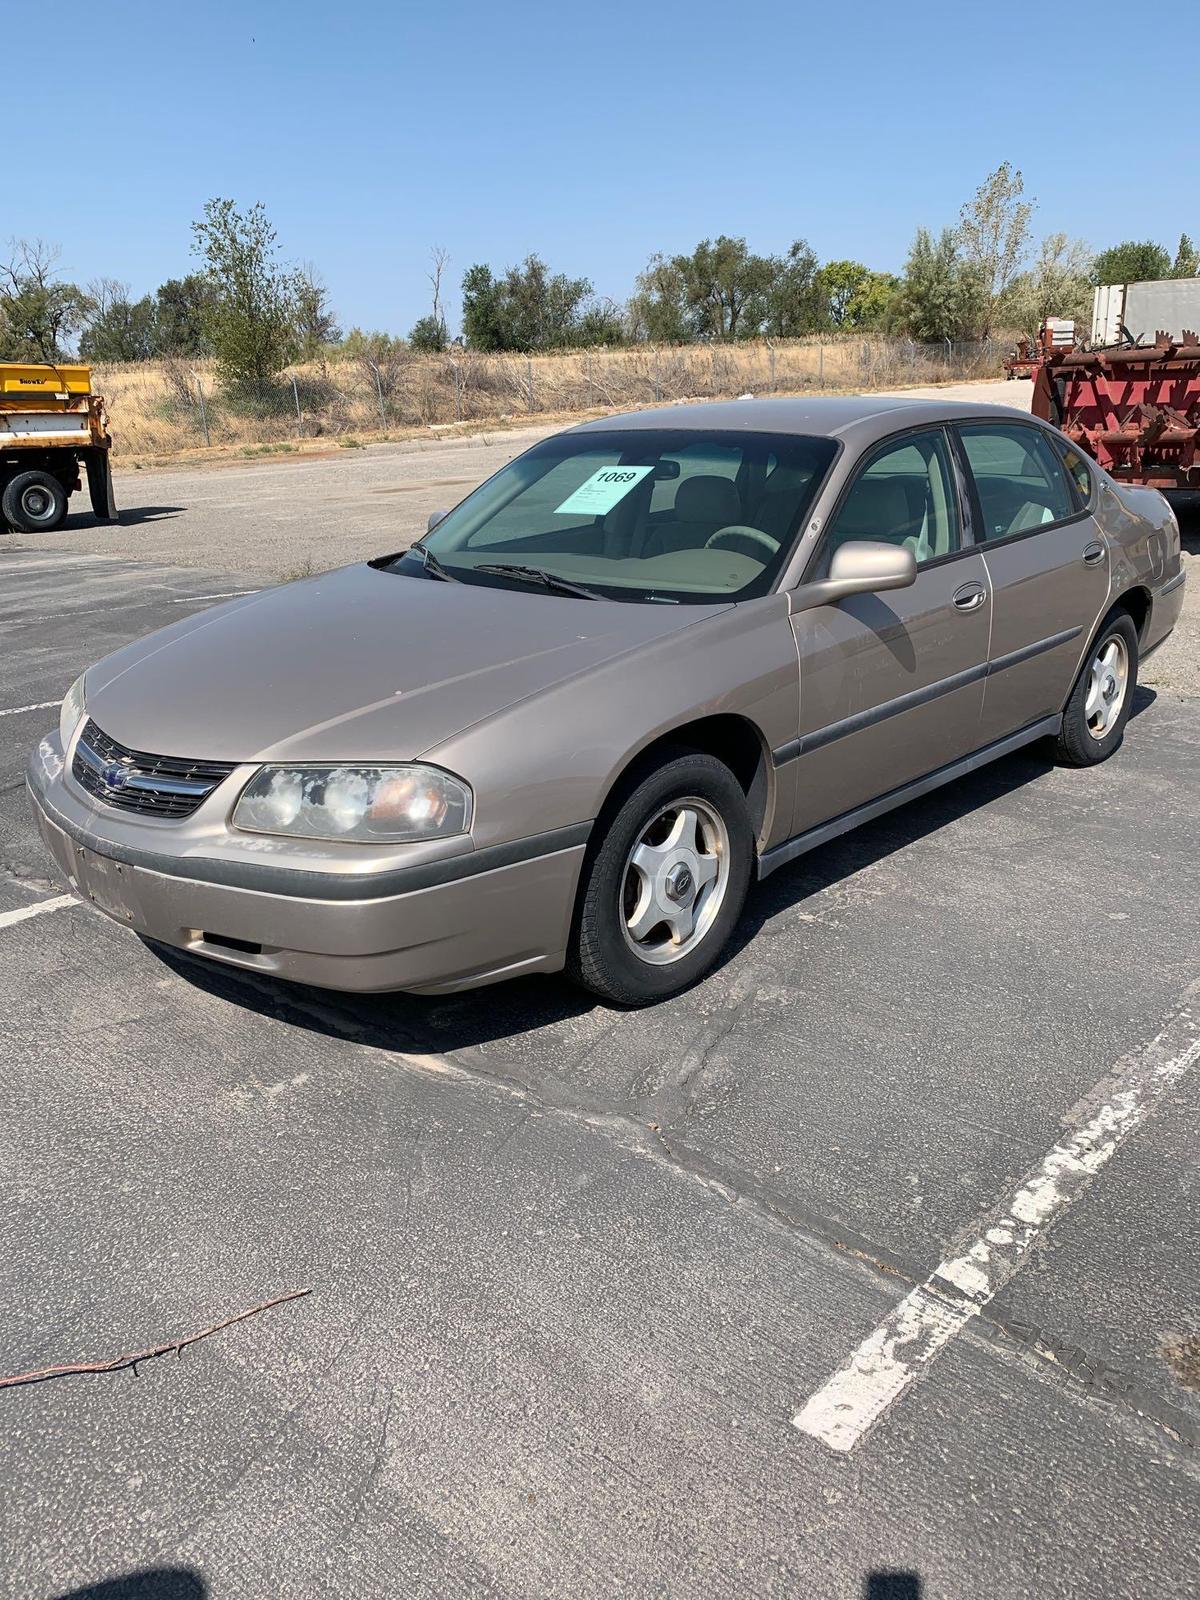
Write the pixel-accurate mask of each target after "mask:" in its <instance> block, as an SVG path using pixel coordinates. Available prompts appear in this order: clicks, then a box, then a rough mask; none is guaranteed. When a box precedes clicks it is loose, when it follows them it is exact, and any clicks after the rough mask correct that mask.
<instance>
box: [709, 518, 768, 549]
mask: <svg viewBox="0 0 1200 1600" xmlns="http://www.w3.org/2000/svg"><path fill="white" fill-rule="evenodd" d="M739 539H744V540H747V541H748V542H749V543H750V544H759V545H762V546H763V547H764V548H765V549H766V552H767V555H768V556H773V555H775V554H776V552H777V551H778V549H779V540H778V539H772V537H771V535H770V534H769V533H764V532H763V531H762V529H761V528H749V527H747V526H746V525H745V523H742V522H731V523H730V524H729V526H728V527H727V528H718V529H717V531H716V533H714V534H711V535H710V536H709V537H708V538H707V539H706V540H705V541H704V548H705V549H706V550H713V549H715V548H716V546H717V545H719V544H736V543H737V541H738V540H739Z"/></svg>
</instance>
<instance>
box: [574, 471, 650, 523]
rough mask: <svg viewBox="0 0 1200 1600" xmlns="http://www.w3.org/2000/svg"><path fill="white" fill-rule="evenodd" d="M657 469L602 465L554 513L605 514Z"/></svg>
mask: <svg viewBox="0 0 1200 1600" xmlns="http://www.w3.org/2000/svg"><path fill="white" fill-rule="evenodd" d="M653 471H654V468H653V467H601V468H600V470H599V472H593V473H592V475H591V477H590V478H585V479H584V481H583V482H582V483H581V484H580V485H579V487H578V489H576V490H575V492H574V494H569V495H568V496H567V498H566V499H565V500H564V501H563V503H562V505H560V506H556V507H555V510H554V515H555V516H556V517H561V516H563V515H564V514H565V513H569V514H571V515H572V516H581V517H602V516H603V515H604V513H605V512H606V511H611V510H612V508H613V507H614V506H615V505H616V503H617V501H618V500H622V499H624V497H625V496H626V495H627V494H628V493H629V491H630V490H631V489H632V488H633V486H634V485H635V484H637V483H641V481H642V479H643V478H644V477H645V476H646V474H647V473H648V472H653Z"/></svg>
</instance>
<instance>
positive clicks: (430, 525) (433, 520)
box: [425, 511, 448, 533]
mask: <svg viewBox="0 0 1200 1600" xmlns="http://www.w3.org/2000/svg"><path fill="white" fill-rule="evenodd" d="M446 515H448V513H447V512H445V511H431V512H430V513H429V521H428V522H427V523H426V524H425V532H426V533H432V532H433V530H434V529H435V528H436V527H437V525H438V523H439V522H440V521H441V520H442V518H443V517H445V516H446Z"/></svg>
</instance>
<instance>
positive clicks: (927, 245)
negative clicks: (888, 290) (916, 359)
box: [897, 228, 981, 341]
mask: <svg viewBox="0 0 1200 1600" xmlns="http://www.w3.org/2000/svg"><path fill="white" fill-rule="evenodd" d="M980 298H981V296H980V290H979V286H978V284H977V283H976V282H975V281H974V279H973V277H972V275H971V274H970V273H969V272H968V271H967V269H966V268H965V267H964V265H963V262H962V260H961V258H960V256H959V253H958V244H957V241H956V239H955V236H954V233H953V231H952V230H951V229H950V228H943V229H942V231H941V233H940V234H938V236H937V238H936V239H935V238H934V237H933V235H932V234H931V233H930V232H929V230H928V228H918V229H917V233H916V237H915V238H914V239H913V242H912V245H911V247H910V249H909V252H908V260H907V262H906V263H905V268H904V282H903V284H902V286H901V288H900V291H899V295H898V307H897V309H898V313H899V320H900V323H901V325H902V326H903V328H904V330H905V332H906V333H908V334H909V335H910V337H912V338H913V339H921V340H926V341H931V340H935V339H961V338H963V337H964V336H965V335H966V334H968V333H969V332H971V331H973V328H974V324H975V321H976V318H977V315H978V312H979V302H980Z"/></svg>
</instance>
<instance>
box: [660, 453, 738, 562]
mask: <svg viewBox="0 0 1200 1600" xmlns="http://www.w3.org/2000/svg"><path fill="white" fill-rule="evenodd" d="M741 520H742V498H741V496H740V495H739V494H738V491H737V485H736V484H735V483H734V481H733V479H732V478H722V477H720V476H718V474H716V473H708V472H698V473H697V474H696V475H695V477H692V478H683V479H681V480H680V484H679V488H678V489H677V490H676V492H675V506H674V510H673V512H672V518H671V520H670V521H668V522H663V523H661V524H659V525H658V526H657V527H655V528H654V529H653V531H652V532H651V534H650V536H649V538H648V539H647V540H646V545H645V549H644V551H643V554H644V555H647V556H657V555H663V554H664V553H665V552H667V551H671V550H699V549H702V548H703V546H704V545H705V543H706V542H707V541H708V539H709V538H710V537H711V535H712V534H714V533H716V531H717V529H718V528H727V527H729V525H730V524H731V523H737V522H741Z"/></svg>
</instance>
